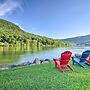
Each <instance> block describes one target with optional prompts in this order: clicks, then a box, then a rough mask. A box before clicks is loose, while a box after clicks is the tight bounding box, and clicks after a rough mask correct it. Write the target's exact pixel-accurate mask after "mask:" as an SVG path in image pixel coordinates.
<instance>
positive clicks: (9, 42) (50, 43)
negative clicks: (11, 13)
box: [0, 19, 71, 47]
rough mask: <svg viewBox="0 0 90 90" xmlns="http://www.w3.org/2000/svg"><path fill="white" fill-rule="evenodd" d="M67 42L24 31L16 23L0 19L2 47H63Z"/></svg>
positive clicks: (0, 43)
mask: <svg viewBox="0 0 90 90" xmlns="http://www.w3.org/2000/svg"><path fill="white" fill-rule="evenodd" d="M70 45H71V44H70V43H68V42H63V41H59V40H56V39H52V38H48V37H45V36H39V35H35V34H32V33H28V32H25V31H24V30H22V29H21V28H20V27H19V26H18V25H15V24H14V23H12V22H9V21H6V20H4V19H0V46H3V47H10V46H14V47H15V46H16V47H24V46H26V47H28V46H30V47H64V46H70Z"/></svg>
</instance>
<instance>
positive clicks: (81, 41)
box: [62, 35, 90, 45]
mask: <svg viewBox="0 0 90 90" xmlns="http://www.w3.org/2000/svg"><path fill="white" fill-rule="evenodd" d="M62 41H66V42H71V43H74V44H76V45H90V35H85V36H77V37H73V38H67V39H62Z"/></svg>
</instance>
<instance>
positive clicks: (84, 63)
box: [72, 50, 90, 68]
mask: <svg viewBox="0 0 90 90" xmlns="http://www.w3.org/2000/svg"><path fill="white" fill-rule="evenodd" d="M89 55H90V50H87V51H84V52H83V53H82V55H81V57H78V58H77V57H72V61H73V65H74V64H79V65H80V66H81V67H83V68H86V67H88V66H90V64H89V63H88V62H87V61H86V60H87V58H88V57H89Z"/></svg>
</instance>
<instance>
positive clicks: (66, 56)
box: [60, 51, 72, 64]
mask: <svg viewBox="0 0 90 90" xmlns="http://www.w3.org/2000/svg"><path fill="white" fill-rule="evenodd" d="M71 56H72V52H70V51H65V52H64V53H62V54H61V60H60V64H68V62H69V61H70V58H71Z"/></svg>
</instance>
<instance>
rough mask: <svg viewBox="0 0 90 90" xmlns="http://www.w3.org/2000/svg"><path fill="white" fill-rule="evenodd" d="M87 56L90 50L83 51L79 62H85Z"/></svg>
mask: <svg viewBox="0 0 90 90" xmlns="http://www.w3.org/2000/svg"><path fill="white" fill-rule="evenodd" d="M89 55H90V50H87V51H84V52H83V53H82V56H81V58H80V62H85V61H86V59H87V58H88V57H89Z"/></svg>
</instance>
